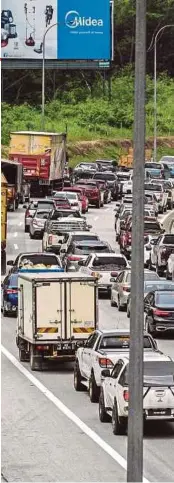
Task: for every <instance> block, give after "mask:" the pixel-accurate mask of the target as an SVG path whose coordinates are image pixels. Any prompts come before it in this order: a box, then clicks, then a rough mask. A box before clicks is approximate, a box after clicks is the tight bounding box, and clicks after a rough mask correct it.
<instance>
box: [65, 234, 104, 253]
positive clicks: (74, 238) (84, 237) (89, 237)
mask: <svg viewBox="0 0 174 483" xmlns="http://www.w3.org/2000/svg"><path fill="white" fill-rule="evenodd" d="M85 240H91V241H95V240H96V241H99V240H100V237H99V235H97V234H96V233H93V232H91V231H90V232H89V231H83V232H82V231H74V232H70V233H67V237H66V240H65V241H64V242H63V243H62V246H61V250H60V253H61V254H62V253H66V252H67V250H68V248H69V246H70V244H71V243H73V242H76V241H85Z"/></svg>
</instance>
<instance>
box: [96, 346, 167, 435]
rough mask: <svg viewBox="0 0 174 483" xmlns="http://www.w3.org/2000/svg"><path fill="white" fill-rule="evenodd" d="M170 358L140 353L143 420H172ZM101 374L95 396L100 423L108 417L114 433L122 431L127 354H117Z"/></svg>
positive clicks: (124, 426)
mask: <svg viewBox="0 0 174 483" xmlns="http://www.w3.org/2000/svg"><path fill="white" fill-rule="evenodd" d="M173 374H174V361H172V359H171V358H170V357H169V356H165V355H164V354H161V353H160V352H156V353H155V352H152V353H151V354H149V353H144V378H143V379H144V380H143V416H144V420H145V421H146V420H154V421H156V420H158V421H164V420H166V421H172V422H173V421H174V387H173ZM102 376H103V378H104V380H103V383H102V387H101V390H100V398H99V418H100V421H101V422H102V423H104V422H106V421H108V420H109V419H110V418H112V429H113V433H114V434H116V435H117V434H125V433H126V431H127V423H128V408H129V356H127V357H124V356H123V357H120V359H119V360H118V361H117V363H116V364H115V366H114V367H113V370H112V372H111V374H110V371H109V370H108V369H105V370H103V371H102Z"/></svg>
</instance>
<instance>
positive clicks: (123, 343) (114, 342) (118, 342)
mask: <svg viewBox="0 0 174 483" xmlns="http://www.w3.org/2000/svg"><path fill="white" fill-rule="evenodd" d="M129 347H130V336H129V335H124V334H123V335H121V334H120V335H107V336H103V337H102V339H101V342H100V345H99V349H106V350H108V349H110V350H112V349H123V350H124V349H129ZM152 347H153V346H152V342H151V339H150V337H148V336H144V349H151V348H152Z"/></svg>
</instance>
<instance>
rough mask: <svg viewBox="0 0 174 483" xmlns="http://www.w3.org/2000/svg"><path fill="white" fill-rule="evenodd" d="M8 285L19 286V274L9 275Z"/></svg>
mask: <svg viewBox="0 0 174 483" xmlns="http://www.w3.org/2000/svg"><path fill="white" fill-rule="evenodd" d="M8 286H9V287H17V286H18V275H17V274H16V273H15V274H14V275H11V276H10V277H9V279H8Z"/></svg>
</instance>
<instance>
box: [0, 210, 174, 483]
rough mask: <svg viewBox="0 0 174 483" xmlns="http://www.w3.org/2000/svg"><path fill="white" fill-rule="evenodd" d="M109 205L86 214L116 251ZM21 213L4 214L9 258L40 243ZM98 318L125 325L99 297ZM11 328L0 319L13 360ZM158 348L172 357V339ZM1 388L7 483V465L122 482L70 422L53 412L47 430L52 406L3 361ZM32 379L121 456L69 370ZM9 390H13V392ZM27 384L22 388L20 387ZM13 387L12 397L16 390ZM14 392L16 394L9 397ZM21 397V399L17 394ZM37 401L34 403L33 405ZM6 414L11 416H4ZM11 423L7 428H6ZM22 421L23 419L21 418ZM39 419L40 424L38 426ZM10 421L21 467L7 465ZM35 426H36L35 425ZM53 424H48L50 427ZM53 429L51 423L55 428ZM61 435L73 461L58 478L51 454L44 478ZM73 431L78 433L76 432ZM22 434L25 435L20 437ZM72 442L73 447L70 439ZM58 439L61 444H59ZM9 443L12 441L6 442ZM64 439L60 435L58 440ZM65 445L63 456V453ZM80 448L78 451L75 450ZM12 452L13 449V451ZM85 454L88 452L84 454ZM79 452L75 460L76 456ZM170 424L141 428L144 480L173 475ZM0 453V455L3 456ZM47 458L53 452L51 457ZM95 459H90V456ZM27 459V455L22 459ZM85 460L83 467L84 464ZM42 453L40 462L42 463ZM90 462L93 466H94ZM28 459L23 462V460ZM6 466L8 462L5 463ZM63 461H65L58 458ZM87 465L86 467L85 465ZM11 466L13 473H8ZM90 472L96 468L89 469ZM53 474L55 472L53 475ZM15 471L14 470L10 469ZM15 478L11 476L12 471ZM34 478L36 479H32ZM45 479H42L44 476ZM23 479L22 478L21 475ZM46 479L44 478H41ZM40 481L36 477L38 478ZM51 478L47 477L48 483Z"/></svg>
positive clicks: (121, 448) (120, 443)
mask: <svg viewBox="0 0 174 483" xmlns="http://www.w3.org/2000/svg"><path fill="white" fill-rule="evenodd" d="M113 207H114V204H113V203H112V204H111V205H109V206H107V207H106V206H105V207H104V208H103V209H102V210H97V209H90V211H89V214H88V215H87V218H88V221H89V223H90V224H92V226H93V230H94V231H96V232H97V233H98V234H99V235H100V237H101V238H102V239H105V240H107V241H108V242H109V243H110V244H111V245H112V246H113V248H115V249H116V250H118V245H117V244H116V242H115V233H114V230H113V221H114V219H113ZM23 221H24V213H23V210H22V209H20V210H19V211H18V212H16V213H11V214H9V217H8V235H9V238H8V259H9V258H14V256H15V255H17V253H19V252H21V251H25V250H26V251H34V250H40V249H41V242H40V241H38V240H30V238H29V235H28V234H25V233H24V230H23V228H24V225H23ZM99 320H100V327H108V328H113V327H125V328H127V327H129V319H127V317H126V314H125V313H124V312H121V313H119V312H118V311H117V309H116V308H111V307H110V301H109V300H105V299H102V300H100V307H99ZM15 326H16V320H15V319H13V318H4V319H3V318H2V343H3V345H4V346H5V347H6V348H7V349H8V350H9V351H10V352H11V353H12V354H13V355H15V356H16V357H17V358H18V351H17V348H16V346H15ZM157 342H158V344H159V346H160V348H161V350H163V351H164V352H165V353H167V354H170V355H171V356H173V357H174V344H173V341H172V339H167V338H165V339H162V338H161V339H160V340H157ZM24 366H25V367H26V368H27V369H29V367H28V366H29V365H28V364H27V363H26V364H24ZM3 367H4V369H3V381H2V382H3V388H2V389H3V390H2V413H3V423H4V420H5V433H4V432H3V434H6V436H5V437H4V438H3V448H4V452H3V459H2V465H3V466H4V467H5V470H6V472H7V473H9V474H10V479H9V481H16V477H15V478H12V476H13V475H12V473H13V472H12V473H11V466H13V468H14V466H15V465H16V466H15V468H16V472H17V474H18V473H20V475H21V476H19V479H18V478H17V479H18V481H46V479H47V480H48V481H56V479H55V478H57V480H59V481H90V480H91V481H123V480H124V481H125V472H124V471H123V470H122V469H121V468H120V467H119V465H118V464H116V463H115V462H114V461H113V460H112V459H111V458H110V457H109V456H108V455H106V454H105V453H104V451H101V450H100V449H99V448H98V447H97V446H96V445H95V444H94V443H93V442H92V441H89V439H88V438H87V437H86V436H85V435H83V437H82V436H81V435H80V436H79V431H78V430H77V429H76V428H75V427H74V426H72V427H71V424H70V425H69V421H68V420H66V418H64V417H63V418H62V415H61V414H59V411H58V410H57V412H56V415H55V418H54V416H53V419H55V420H56V424H57V421H58V426H59V420H60V421H61V437H60V434H59V431H56V430H55V431H52V429H51V431H50V430H49V423H50V419H49V418H50V417H51V416H50V413H51V415H52V413H53V415H54V413H55V411H56V410H55V408H53V407H51V408H50V404H51V403H49V402H47V401H44V397H43V396H42V395H40V394H39V395H38V390H36V389H35V388H33V387H32V394H31V388H30V384H28V382H27V381H25V380H24V377H23V376H21V375H20V374H18V372H17V369H15V368H13V366H12V367H11V365H10V363H9V362H8V361H7V360H6V358H4V357H3ZM35 375H36V377H37V379H38V380H39V381H41V382H42V383H43V384H44V385H45V386H46V387H47V388H48V389H50V390H51V391H52V392H53V394H55V395H56V396H57V397H58V398H59V399H60V400H61V401H62V402H63V403H64V404H66V405H67V406H68V408H70V409H71V410H72V411H73V412H74V413H75V414H76V415H77V416H78V417H80V418H81V420H82V421H84V422H85V423H86V424H87V425H88V426H89V427H90V428H91V429H93V430H94V431H96V433H97V434H98V435H99V436H101V438H103V440H104V441H106V442H107V443H108V444H109V445H111V446H112V447H113V448H114V449H115V450H116V451H117V452H118V453H119V454H120V455H121V456H123V457H124V458H126V445H127V438H126V437H125V436H119V437H116V436H114V435H113V434H112V429H111V426H110V423H108V424H101V423H100V422H99V419H98V405H97V404H91V403H90V401H89V398H88V395H87V394H86V393H85V392H84V393H76V392H75V391H74V389H73V373H72V366H67V365H66V366H63V365H61V366H60V367H57V365H56V366H55V365H49V366H47V368H45V370H44V371H43V372H40V373H36V374H35ZM11 380H12V400H13V398H14V407H13V409H12V412H11V405H10V408H9V386H10V381H11ZM13 386H14V389H13ZM25 386H26V389H25ZM16 387H18V392H17V394H16V392H15V388H16ZM14 393H15V395H14ZM18 394H20V397H19V396H18ZM35 398H36V404H35ZM38 398H39V399H41V404H40V405H37V401H38ZM23 405H24V407H25V408H27V410H28V412H29V414H30V415H31V423H30V424H28V422H27V424H26V434H27V438H26V441H24V440H23V438H22V435H21V432H20V429H19V430H18V427H17V426H16V411H17V413H18V420H19V419H20V413H22V421H23V433H25V414H24V416H23V412H22V411H23ZM44 407H45V408H46V412H47V413H48V414H49V418H48V421H46V428H45V433H44V435H43V433H41V435H40V436H41V438H40V437H39V432H37V431H38V426H39V424H40V425H41V428H42V427H43V426H42V425H43V420H44V421H45V419H46V418H44ZM32 408H34V414H33V418H32ZM9 414H10V418H9ZM9 419H10V424H9ZM26 420H27V417H26ZM38 421H39V424H38ZM12 422H14V425H13V426H14V439H16V438H17V434H18V435H19V442H18V445H17V449H16V456H17V453H18V451H21V452H22V455H23V458H22V464H21V463H20V465H19V466H20V468H19V467H18V464H16V463H15V453H14V459H13V461H14V464H13V465H12V464H11V463H12V461H11V454H12V453H13V449H14V444H13V441H12V440H13V438H12V436H13V432H12V435H11V428H12V429H13V426H12ZM37 424H38V426H37ZM50 424H52V420H51V423H50ZM54 429H56V425H55V428H54ZM35 432H36V433H37V436H38V438H37V452H38V453H39V456H38V457H37V458H36V455H35V473H32V471H31V467H30V465H29V466H28V468H26V460H25V458H26V456H27V447H28V444H29V446H30V451H31V450H32V445H33V441H34V440H35V436H34V435H35ZM64 432H65V444H64V443H63V445H62V447H63V449H62V452H63V453H64V454H67V453H66V451H67V446H69V448H71V445H72V439H71V436H72V438H73V448H74V454H75V455H76V456H75V459H76V458H77V459H76V464H74V461H73V462H72V460H71V464H70V463H69V455H67V459H66V461H67V462H68V465H64V463H62V466H63V476H62V473H61V477H60V478H59V477H58V474H59V466H58V465H57V464H56V465H55V457H54V456H55V454H54V452H53V457H52V456H51V466H50V468H51V475H52V476H51V477H49V476H48V472H46V473H44V466H42V458H41V456H40V453H41V454H42V443H43V447H44V450H45V451H47V452H51V448H52V445H53V446H54V447H55V448H57V447H58V450H57V452H56V451H55V453H56V455H57V458H58V459H59V454H60V458H61V454H62V453H61V452H60V453H59V445H61V444H62V434H64ZM76 433H77V434H76ZM50 434H51V436H52V444H51V441H50ZM23 435H24V434H23ZM76 439H77V444H76V443H75V440H76ZM60 440H61V443H60ZM10 441H12V442H10ZM63 441H64V437H63ZM64 446H65V452H64ZM79 447H80V452H79ZM12 448H13V449H12ZM86 451H87V453H86ZM79 454H80V458H79ZM173 454H174V426H173V425H172V424H171V423H165V424H162V425H160V426H159V423H157V424H154V423H153V424H152V423H151V424H149V425H148V426H147V428H146V433H145V437H144V474H145V476H146V477H147V478H148V479H149V481H171V480H172V475H173V474H174V461H173ZM4 455H5V456H4ZM51 455H52V453H51ZM93 456H94V458H93ZM27 457H28V456H27ZM85 457H86V459H87V465H86V461H85ZM79 459H80V468H79V474H77V472H76V468H77V466H78V461H79ZM44 460H45V459H44V451H43V461H44ZM94 460H95V463H94ZM27 461H28V460H27ZM9 462H10V463H9ZM63 462H64V459H63ZM86 466H87V467H86ZM13 468H12V469H13ZM94 468H95V469H94ZM56 470H58V473H56ZM13 471H14V470H13ZM13 474H14V473H13ZM35 474H36V475H37V474H38V475H39V476H38V477H37V479H36V478H35ZM43 475H46V476H45V479H44V478H43ZM24 476H25V477H24ZM46 477H47V478H46ZM39 478H40V479H39ZM50 478H51V479H50Z"/></svg>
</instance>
